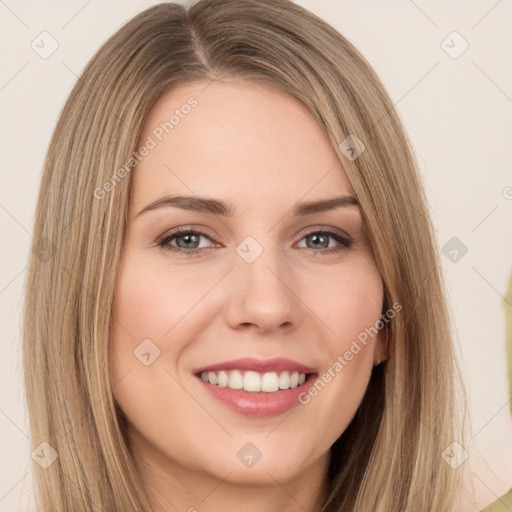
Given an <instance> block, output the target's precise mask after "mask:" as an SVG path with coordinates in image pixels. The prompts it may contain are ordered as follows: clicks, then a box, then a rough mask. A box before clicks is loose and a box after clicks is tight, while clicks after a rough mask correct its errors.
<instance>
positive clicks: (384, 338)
mask: <svg viewBox="0 0 512 512" xmlns="http://www.w3.org/2000/svg"><path fill="white" fill-rule="evenodd" d="M388 357H389V340H388V332H387V329H386V328H384V329H381V330H380V331H379V332H378V333H377V336H376V337H375V344H374V347H373V366H377V365H378V364H380V363H382V362H383V361H386V359H387V358H388Z"/></svg>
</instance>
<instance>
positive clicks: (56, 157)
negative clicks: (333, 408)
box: [23, 0, 463, 512]
mask: <svg viewBox="0 0 512 512" xmlns="http://www.w3.org/2000/svg"><path fill="white" fill-rule="evenodd" d="M223 77H237V78H242V79H246V80H249V81H259V82H261V83H265V84H267V85H271V86H273V87H276V88H278V89H280V90H282V91H285V92H287V93H289V94H291V95H293V96H294V97H296V98H297V99H298V100H299V101H301V102H302V103H303V104H304V105H305V106H306V107H307V108H308V109H309V110H310V111H311V112H312V114H313V115H314V116H315V118H316V120H317V121H318V123H319V125H320V126H321V127H322V128H323V129H324V131H325V134H326V136H327V137H328V138H329V140H330V141H331V143H332V146H333V148H334V149H335V151H336V152H337V154H338V155H339V158H340V160H341V161H342V163H343V166H344V168H345V170H346V173H347V176H348V178H349V181H350V183H351V185H352V187H353V190H354V192H355V195H356V197H357V200H358V202H359V204H360V206H361V209H362V213H363V219H364V224H365V229H366V232H367V234H368V238H369V240H370V244H371V247H372V249H373V253H374V257H375V260H376V263H377V265H378V268H379V271H380V273H381V275H382V279H383V282H384V294H385V303H384V309H383V310H386V309H388V308H389V307H390V306H391V305H392V304H394V303H395V302H397V303H399V304H401V306H402V311H401V312H400V314H398V315H396V316H395V318H394V319H393V321H392V322H390V323H389V325H388V326H387V335H388V340H389V358H388V360H387V361H386V362H385V363H382V364H381V365H378V366H377V367H376V368H375V369H374V372H373V374H372V377H371V380H370V384H369V386H368V390H367V392H366V395H365V397H364V399H363V401H362V403H361V406H360V408H359V410H358V412H357V414H356V416H355V417H354V419H353V421H352V423H351V424H350V425H349V427H348V428H347V430H346V431H345V432H344V433H343V434H342V435H341V437H340V438H339V439H338V440H337V441H336V442H335V443H334V445H333V446H332V449H331V453H332V457H331V466H330V474H329V481H328V482H327V489H328V490H327V495H328V498H327V500H326V502H325V503H324V507H323V510H324V511H325V512H331V511H333V512H334V511H336V512H340V511H342V510H343V511H344V512H349V511H353V512H356V511H357V512H361V511H369V510H372V511H381V512H398V511H400V512H421V511H424V512H432V511H433V510H435V511H436V512H443V511H450V510H452V507H453V504H454V500H455V496H456V492H457V489H458V485H459V483H460V478H459V470H458V469H452V467H451V466H450V465H449V464H448V463H446V462H445V461H444V460H443V457H442V454H443V450H445V449H446V448H447V447H448V446H449V445H450V443H452V442H453V441H457V440H459V442H461V441H460V439H461V428H462V426H461V420H460V419H461V414H463V412H462V413H459V412H458V404H459V403H460V402H459V401H458V400H456V396H457V394H456V391H457V389H461V390H462V387H461V382H460V377H459V370H458V366H457V363H456V358H455V357H454V348H453V343H452V339H451V333H450V325H449V320H448V313H447V308H446V305H445V297H444V292H443V287H442V277H441V275H440V264H439V261H438V255H437V252H436V249H435V237H434V235H433V229H432V226H431V223H430V220H429V213H428V211H427V207H426V199H425V196H424V192H423V189H422V186H421V183H420V179H419V177H418V173H417V163H416V162H415V160H414V156H413V151H412V149H411V146H410V144H409V142H408V140H407V138H406V135H405V133H404V129H403V127H402V124H401V121H400V120H399V118H398V116H397V114H396V112H395V110H394V108H393V103H392V101H391V100H390V98H389V96H388V95H387V93H386V91H385V90H384V88H383V86H382V84H381V82H380V80H379V78H378V77H377V76H376V74H375V72H374V71H373V69H372V68H371V66H370V65H369V64H368V62H367V61H366V60H365V59H364V57H363V56H362V55H361V54H360V53H359V52H358V51H357V50H356V49H355V48H354V46H352V45H351V44H350V43H349V42H348V41H347V40H346V39H345V38H344V37H343V36H342V35H340V34H339V33H338V32H337V31H335V30H334V29H333V28H332V27H331V26H330V25H328V24H327V23H326V22H325V21H323V20H321V19H320V18H318V17H317V16H315V15H313V14H311V13H310V12H308V11H307V10H305V9H303V8H302V7H300V6H297V5H295V4H293V3H292V2H290V1H288V0H200V1H196V2H194V3H192V4H190V5H188V6H183V5H179V4H174V3H163V4H159V5H155V6H153V7H151V8H149V9H147V10H145V11H144V12H142V13H140V14H139V15H137V16H135V17H134V18H133V19H132V20H130V21H129V22H127V23H126V24H125V25H124V26H123V27H122V28H121V29H120V30H119V31H118V32H117V33H115V34H114V35H113V36H112V37H111V38H110V39H109V40H108V41H107V42H106V43H105V44H104V45H103V46H102V47H101V48H100V50H99V51H98V52H97V53H96V55H95V56H94V57H93V58H92V59H91V61H90V62H89V63H88V65H87V66H86V68H85V69H84V71H83V73H82V74H81V76H80V78H79V79H78V81H77V83H76V85H75V86H74V88H73V90H72V92H71V94H70V96H69V98H68V100H67V102H66V103H65V105H64V107H63V110H62V112H61V114H60V117H59V120H58V122H57V126H56V128H55V131H54V134H53V137H52V139H51V143H50V146H49V149H48V153H47V155H46V160H45V164H44V173H43V177H42V181H41V187H40V192H39V199H38V203H37V210H36V219H35V226H34V232H33V250H32V254H31V257H30V262H29V270H28V276H27V288H26V301H25V310H24V332H23V335H24V339H23V365H24V378H25V388H26V397H27V406H28V410H29V417H30V428H31V437H32V441H33V446H34V447H35V446H38V445H39V444H40V443H42V442H47V443H48V444H49V445H50V446H51V447H52V448H53V449H54V450H55V451H56V453H57V454H58V458H57V459H56V460H55V461H54V462H53V463H52V464H51V465H49V466H48V467H46V468H45V469H44V468H43V467H41V466H40V465H36V464H34V469H35V475H34V476H35V479H36V482H37V491H38V494H37V502H38V504H39V506H40V510H41V511H44V512H50V511H51V512H55V511H73V512H79V511H92V510H104V511H108V512H115V511H123V512H125V511H126V510H132V511H137V512H138V511H140V512H142V511H147V510H150V502H149V498H148V496H147V494H146V491H145V489H144V488H143V486H142V484H141V480H140V477H139V474H138V472H137V469H136V466H135V465H134V463H133V460H132V458H131V456H130V451H129V444H128V439H127V436H126V421H127V420H126V418H125V416H124V415H123V413H122V411H121V410H120V408H119V407H118V406H117V404H116V402H115V401H114V398H113V395H112V392H111V391H112V389H113V388H114V387H115V386H116V384H117V383H116V382H110V381H109V359H108V341H109V335H110V328H111V323H112V322H115V321H116V320H115V318H113V317H112V316H111V306H112V300H113V293H114V284H115V279H116V273H117V269H118V263H119V260H120V251H121V247H122V242H123V234H124V230H125V227H126V222H127V208H128V197H129V190H130V183H131V173H129V172H128V173H127V175H126V176H125V177H124V178H123V179H121V180H119V181H118V182H116V184H115V186H113V187H110V188H109V191H108V193H104V196H102V197H98V194H97V193H95V191H97V190H98V187H102V186H103V185H104V184H105V183H106V182H108V181H109V180H111V178H112V176H113V175H114V173H115V171H116V170H118V169H120V168H122V167H123V166H124V164H125V163H126V162H127V161H128V160H129V159H130V157H131V156H132V154H133V152H134V151H135V150H136V149H137V144H138V139H139V136H140V133H141V128H142V126H143V124H144V121H145V119H146V118H147V116H148V114H149V112H150V110H151V108H152V107H153V106H154V105H155V103H156V101H157V100H158V99H159V98H160V97H161V96H162V95H163V94H164V93H165V92H167V91H169V90H170V89H172V88H173V87H176V86H177V85H178V84H184V83H190V82H194V81H204V80H221V79H222V78H223ZM349 135H355V136H356V137H357V138H358V139H359V140H360V141H362V142H363V144H364V146H365V150H364V152H363V153H362V154H361V155H359V157H358V158H355V159H353V158H347V156H346V153H344V152H343V146H342V145H341V146H340V144H341V143H342V142H343V141H344V140H345V139H346V138H347V137H348V136H349ZM461 396H462V395H461Z"/></svg>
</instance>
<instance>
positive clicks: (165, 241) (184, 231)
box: [157, 228, 352, 256]
mask: <svg viewBox="0 0 512 512" xmlns="http://www.w3.org/2000/svg"><path fill="white" fill-rule="evenodd" d="M190 234H193V235H200V236H204V237H206V238H208V239H209V240H212V238H211V237H210V236H208V235H207V234H206V233H203V232H202V231H196V230H193V229H188V228H178V229H175V230H174V231H173V232H171V233H166V234H165V235H164V236H163V237H161V238H160V239H159V240H158V241H157V244H158V246H159V247H162V248H163V249H164V250H166V251H171V252H178V253H182V254H185V255H186V256H192V255H194V254H199V253H200V252H202V251H204V250H206V249H207V248H206V247H201V248H196V249H183V248H182V247H175V246H173V245H170V244H169V242H170V241H171V240H173V239H174V238H175V237H177V236H178V235H190ZM313 234H315V235H329V236H330V237H331V238H334V239H335V240H336V241H337V242H338V243H339V244H340V246H341V247H340V246H337V247H331V248H330V249H310V248H306V249H307V250H310V251H313V252H314V253H317V252H320V253H322V254H326V253H327V254H332V253H335V252H339V251H343V250H347V249H349V248H350V247H351V246H352V240H351V239H349V238H347V237H344V236H342V235H340V234H339V233H338V232H337V231H332V230H330V229H322V230H319V231H309V232H308V233H305V234H304V235H303V236H302V238H301V240H302V239H303V238H305V237H306V236H308V235H313ZM212 241H214V240H212Z"/></svg>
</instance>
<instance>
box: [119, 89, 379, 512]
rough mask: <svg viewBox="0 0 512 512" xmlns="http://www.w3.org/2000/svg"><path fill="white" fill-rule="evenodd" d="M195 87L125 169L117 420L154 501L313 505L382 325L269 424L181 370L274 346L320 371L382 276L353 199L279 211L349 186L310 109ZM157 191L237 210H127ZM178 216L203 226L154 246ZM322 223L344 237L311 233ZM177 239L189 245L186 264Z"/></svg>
mask: <svg viewBox="0 0 512 512" xmlns="http://www.w3.org/2000/svg"><path fill="white" fill-rule="evenodd" d="M207 85H208V83H207V82H202V83H194V84H186V85H182V86H180V87H178V88H175V89H173V90H172V91H170V92H168V93H167V94H166V95H165V96H164V97H162V98H161V100H160V101H159V103H158V104H157V105H156V106H155V107H154V108H153V110H152V112H151V114H150V117H149V119H147V121H146V123H145V127H144V130H143V133H142V136H141V138H140V141H141V144H142V143H144V141H146V140H147V137H148V136H151V134H152V132H153V130H154V129H155V127H157V126H158V125H159V124H160V123H162V122H164V121H167V120H169V117H170V115H171V114H172V112H173V111H174V110H175V109H176V108H180V106H182V105H184V104H186V103H187V100H189V98H190V97H191V96H193V97H194V98H196V99H197V102H198V104H197V106H195V107H194V108H193V109H191V111H190V113H189V114H187V115H186V116H184V117H183V118H180V121H179V124H177V125H176V126H174V128H173V129H172V131H170V132H169V133H168V134H167V135H166V136H165V137H163V138H162V141H159V142H158V144H157V145H156V147H155V148H153V149H151V151H150V152H149V154H147V156H145V157H144V159H143V160H142V161H141V162H140V163H139V164H138V165H137V167H136V168H135V169H134V170H133V171H132V172H133V176H132V183H131V193H130V205H129V215H128V226H127V231H126V234H125V239H124V246H123V254H122V259H121V264H120V268H119V273H118V276H117V282H116V293H115V298H114V309H113V316H114V318H115V322H113V335H112V339H111V345H110V350H111V380H112V383H117V384H116V385H115V387H114V389H113V393H114V396H115V398H116V401H117V402H118V403H119V405H120V407H121V408H122V410H123V411H124V413H125V414H126V416H127V418H128V420H129V438H130V443H131V449H132V453H133V456H134V459H135V462H136V464H137V465H138V467H139V469H140V472H141V475H142V477H143V480H144V482H145V483H146V486H147V488H148V491H149V492H150V493H151V496H152V499H153V500H154V502H155V504H159V505H160V506H161V507H162V510H183V511H187V510H194V509H195V510H198V511H200V512H203V511H204V512H206V511H208V512H220V511H225V510H237V509H240V507H241V506H242V505H243V510H244V511H245V512H256V511H261V510H265V511H266V512H274V511H275V512H278V511H279V512H283V511H290V512H291V511H295V510H298V509H301V510H302V509H304V510H308V511H318V510H320V507H319V505H318V500H319V498H320V497H321V496H322V486H323V484H324V482H325V481H326V478H327V470H328V465H329V459H330V446H331V445H332V444H333V443H334V442H335V441H336V439H337V438H338V437H339V436H340V435H341V434H342V433H343V431H344V430H345V429H346V427H347V425H348V424H349V422H350V421H351V419H352V418H353V416H354V414H355V412H356V410H357V408H358V406H359V404H360V402H361V400H362V398H363V395H364V393H365V391H366V388H367V385H368V382H369V379H370V375H371V370H372V367H373V366H374V365H375V364H376V363H377V362H379V361H380V360H382V359H384V358H385V357H386V347H385V345H384V333H383V332H382V331H381V332H379V334H378V335H377V336H375V337H373V338H371V337H370V338H369V340H368V343H367V345H366V346H363V348H362V350H361V351H360V352H358V353H357V355H355V356H354V358H353V359H352V360H351V361H350V362H349V363H348V364H347V365H346V366H345V367H344V368H343V370H342V371H341V372H339V373H337V374H336V377H335V378H333V379H332V380H331V381H330V382H329V383H328V384H327V385H326V386H325V388H324V389H322V390H321V391H320V392H319V393H318V395H317V396H315V397H314V398H313V399H311V401H310V402H309V403H307V404H299V405H297V406H294V407H293V408H292V409H291V410H290V411H287V412H286V413H284V414H279V415H275V416H272V417H264V418H259V417H257V418H255V417H249V416H246V415H244V414H241V413H239V412H236V411H234V410H233V409H231V408H229V407H227V406H226V405H225V404H223V403H220V402H219V401H218V400H216V399H215V398H213V397H212V396H211V395H210V393H208V392H205V390H204V386H203V383H202V382H201V380H200V378H198V377H196V376H195V375H194V374H193V372H192V370H193V369H194V368H198V367H201V366H206V365H210V364H213V363H218V362H222V361H227V360H232V359H237V358H242V357H254V358H258V359H269V358H273V357H286V358H289V359H293V360H295V361H298V362H300V363H303V364H305V365H308V366H311V367H313V368H315V369H318V373H319V374H322V373H324V372H325V371H327V369H328V368H330V367H332V365H333V363H334V362H335V361H336V360H337V358H338V356H339V355H342V354H344V353H345V352H346V351H347V350H348V349H349V347H350V345H351V342H352V341H353V340H355V339H356V337H357V335H358V334H359V333H361V332H362V331H363V330H364V329H365V328H367V327H369V326H372V325H374V324H375V322H376V321H378V319H379V316H380V314H381V312H382V302H383V284H382V280H381V276H380V274H379V272H378V270H377V267H376V264H375V261H374V258H373V255H372V252H371V249H370V246H369V243H368V240H367V238H366V236H365V233H364V229H363V223H362V217H361V212H360V210H359V207H358V206H357V205H346V206H342V207H338V208H335V209H331V210H327V211H321V212H316V213H312V214H308V215H304V216H293V215H291V213H290V211H291V210H292V208H293V207H294V206H295V204H296V203H298V202H309V201H318V200H323V199H327V198H332V197H338V196H354V194H353V191H352V189H351V187H350V184H349V182H348V179H347V177H346V174H345V172H344V170H343V167H342V164H341V163H340V161H339V159H338V157H337V155H336V153H335V151H334V150H333V149H332V147H331V146H330V144H329V142H328V139H327V138H326V136H325V135H324V134H323V132H322V130H321V128H320V127H319V125H318V124H317V123H316V122H315V119H314V118H313V116H312V115H311V114H310V113H309V112H308V111H307V110H306V108H305V107H304V106H302V105H301V104H300V103H299V102H297V101H296V100H295V99H293V98H292V97H290V96H288V95H286V94H285V93H283V92H280V91H277V90H275V89H272V88H270V87H267V86H262V85H255V84H254V83H251V84H249V83H247V82H242V81H239V80H230V81H227V80H223V81H219V82H213V83H210V84H209V85H208V86H207ZM206 86H207V87H206ZM205 87H206V88H205ZM153 138H154V139H155V137H154V136H153ZM155 140H156V139H155ZM168 194H172V195H191V196H196V195H197V196H201V197H203V196H208V197H209V198H215V199H218V200H222V201H225V202H228V203H230V204H232V205H233V206H234V207H235V212H234V215H233V216H232V217H223V216H220V215H213V214H209V213H206V212H195V211H191V210H185V209H181V208H177V207H173V206H166V207H162V208H155V209H152V210H149V211H146V212H145V213H142V214H141V215H139V216H138V215H137V214H138V213H139V212H140V211H141V210H142V209H143V208H144V207H146V206H147V205H149V204H150V203H152V202H153V201H156V200H157V199H160V198H161V197H163V196H165V195H168ZM178 227H186V228H189V229H191V230H196V231H201V232H203V233H204V235H201V236H200V237H199V239H198V241H197V242H195V240H193V241H192V242H191V241H190V239H187V237H186V236H183V234H182V235H179V236H177V237H174V239H172V241H168V242H167V243H168V245H171V246H173V247H174V249H177V248H178V247H181V248H182V252H176V251H172V250H166V249H165V248H164V247H161V246H159V245H158V240H159V239H160V237H161V236H162V235H166V234H168V233H170V232H171V230H173V229H174V228H178ZM325 229H330V230H334V231H335V232H336V233H338V234H339V235H340V236H342V237H344V238H347V236H348V237H349V238H350V239H351V241H352V244H351V245H350V247H348V248H347V247H345V246H344V245H342V243H340V242H338V241H337V240H336V239H335V238H333V237H332V236H330V235H328V236H326V237H324V238H322V235H321V234H320V235H317V237H318V236H320V238H321V239H320V241H319V239H318V238H316V239H315V235H311V233H317V234H318V233H319V232H322V230H325ZM306 235H309V236H306ZM248 236H250V237H252V238H253V239H255V240H256V241H257V243H258V244H259V246H261V248H262V249H263V252H262V253H261V254H260V255H259V256H258V257H257V258H256V259H255V260H254V261H253V262H252V263H248V262H247V261H246V260H244V259H243V258H242V257H241V256H240V255H239V253H237V251H236V248H237V246H238V245H239V244H240V243H241V242H242V241H244V239H245V238H246V237H248ZM196 240H197V239H196ZM315 242H316V244H315ZM194 243H195V245H194ZM317 246H318V248H316V247H317ZM189 247H190V248H196V247H201V248H202V252H200V253H199V254H192V255H190V256H188V257H187V254H185V252H186V251H187V250H188V251H190V250H191V249H190V248H189ZM334 248H337V249H338V250H336V251H333V252H330V253H327V252H325V251H327V250H328V249H334ZM148 338H149V339H150V340H151V342H152V343H154V344H155V345H156V346H157V347H158V348H159V349H160V355H159V357H157V358H156V359H155V360H154V362H152V363H151V364H150V365H148V366H145V365H144V364H142V363H141V362H140V361H139V359H137V358H136V357H134V350H136V348H137V346H139V345H140V343H141V342H142V340H145V339H148ZM127 372H129V373H127ZM123 376H124V378H122V377H123ZM121 378H122V380H120V379H121ZM248 442H251V443H253V444H254V445H255V446H256V447H257V449H258V450H259V451H260V452H261V454H262V456H261V459H260V460H259V461H258V462H257V463H256V464H255V465H254V466H252V467H250V468H249V467H246V466H245V465H244V464H242V463H241V462H240V460H239V458H238V457H237V452H238V451H239V450H240V449H241V448H242V447H243V446H244V445H245V444H246V443H248ZM299 504H300V505H299Z"/></svg>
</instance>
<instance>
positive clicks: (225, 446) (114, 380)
mask: <svg viewBox="0 0 512 512" xmlns="http://www.w3.org/2000/svg"><path fill="white" fill-rule="evenodd" d="M34 244H35V247H36V250H34V256H33V257H32V260H31V262H30V267H29V276H28V288H27V295H26V305H25V326H24V365H25V379H26V390H27V403H28V407H29V411H30V421H31V429H32V436H33V440H34V445H35V446H40V452H39V454H40V458H41V461H40V463H39V467H36V471H37V472H36V475H35V477H36V479H37V483H38V489H39V494H40V496H39V501H40V505H41V510H44V511H50V510H52V511H55V510H66V511H67V510H73V511H79V510H83V511H85V510H87V511H89V510H105V511H107V510H108V511H115V510H119V511H121V510H122V511H126V510H137V511H143V510H145V511H147V510H155V511H156V510H190V511H192V510H198V511H201V510H209V511H216V510H233V509H234V508H235V507H240V506H243V510H246V511H256V510H265V511H274V510H275V511H277V510H280V511H282V510H297V509H304V510H312V511H315V512H317V511H325V512H327V511H342V510H343V511H349V510H352V511H361V510H376V511H377V510H379V511H386V512H393V511H399V510H400V511H414V512H418V511H425V512H427V511H428V512H431V511H432V510H436V511H450V510H455V509H456V508H454V507H456V506H457V503H456V497H457V489H458V484H459V480H460V475H459V472H460V470H461V467H462V466H461V464H459V463H457V461H455V463H454V462H453V461H454V458H455V459H457V458H460V454H459V453H458V452H457V450H458V449H462V447H461V445H463V442H464V440H463V436H462V435H461V432H462V426H461V424H460V418H459V414H458V409H457V402H456V398H455V397H456V388H457V387H458V385H459V384H460V382H459V377H458V375H459V374H458V369H457V366H456V363H455V360H454V355H453V347H452V341H451V337H450V329H449V323H448V317H447V312H446V307H445V299H444V296H443V289H442V280H441V276H440V273H439V263H438V260H437V254H436V251H435V249H434V242H433V234H432V228H431V224H430V220H429V217H428V213H427V209H426V204H425V197H424V193H423V191H422V188H421V185H420V181H419V178H418V175H417V171H416V164H415V161H414V158H413V154H412V151H411V149H410V147H409V144H408V142H407V139H406V136H405V134H404V130H403V127H402V125H401V123H400V120H399V119H398V117H397V115H396V113H395V111H394V110H393V105H392V102H391V100H390V98H389V97H388V95H387V93H386V92H385V90H384V88H383V87H382V85H381V83H380V81H379V79H378V77H377V76H376V75H375V73H374V71H373V70H372V68H371V67H370V65H369V64H368V63H367V62H366V60H365V59H364V58H363V57H362V56H361V55H360V54H359V53H358V52H357V50H356V49H355V48H354V47H353V46H352V45H351V44H350V43H349V42H348V41H347V40H346V39H345V38H344V37H342V36H341V35H340V34H339V33H337V32H336V31H335V30H334V29H333V28H332V27H330V26H329V25H328V24H326V23H325V22H324V21H322V20H321V19H319V18H317V17H316V16H314V15H312V14H311V13H309V12H308V11H306V10H305V9H303V8H301V7H299V6H296V5H294V4H293V3H291V2H288V1H284V0H280V1H273V0H264V1H256V0H236V1H229V0H209V1H208V0H201V1H198V2H196V3H194V4H192V5H190V6H189V7H187V8H185V7H183V6H181V5H177V4H172V3H167V4H160V5H156V6H154V7H152V8H150V9H147V10H146V11H144V12H142V13H141V14H139V15H138V16H136V17H135V18H133V19H132V20H131V21H130V22H129V23H127V24H126V25H125V26H124V27H122V28H121V29H120V30H119V31H118V32H117V33H116V34H114V35H113V36H112V37H111V38H110V39H109V40H108V41H107V42H106V43H105V44H104V46H103V47H102V48H101V49H100V50H99V51H98V52H97V54H96V55H95V56H94V57H93V59H92V60H91V62H90V63H89V64H88V66H87V67H86V69H85V70H84V72H83V73H82V75H81V77H80V78H79V80H78V82H77V84H76V85H75V87H74V89H73V91H72V92H71V94H70V97H69V99H68V101H67V103H66V105H65V107H64V109H63V111H62V113H61V116H60V119H59V121H58V124H57V127H56V129H55V133H54V135H53V138H52V141H51V144H50V148H49V151H48V154H47V158H46V162H45V171H44V176H43V179H42V183H41V189H40V196H39V202H38V206H37V213H36V224H35V229H34ZM42 246H44V247H46V248H47V250H46V251H45V252H44V257H40V256H41V251H39V252H38V250H37V248H41V247H42ZM457 441H458V443H460V444H457ZM40 443H43V444H40ZM36 462H37V461H36Z"/></svg>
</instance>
